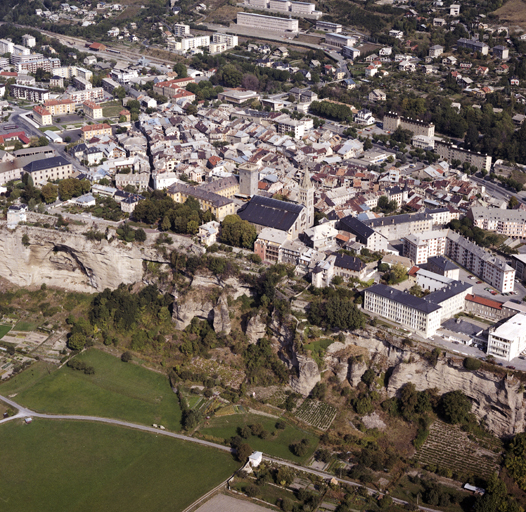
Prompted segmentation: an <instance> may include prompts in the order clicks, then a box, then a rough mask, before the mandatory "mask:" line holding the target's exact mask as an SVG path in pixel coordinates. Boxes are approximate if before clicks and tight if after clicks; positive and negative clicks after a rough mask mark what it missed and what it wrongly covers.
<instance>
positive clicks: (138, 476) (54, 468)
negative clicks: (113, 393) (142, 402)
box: [0, 419, 239, 512]
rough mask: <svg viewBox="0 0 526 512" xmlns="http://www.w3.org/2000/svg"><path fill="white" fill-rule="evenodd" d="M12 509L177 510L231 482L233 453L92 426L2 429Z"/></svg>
mask: <svg viewBox="0 0 526 512" xmlns="http://www.w3.org/2000/svg"><path fill="white" fill-rule="evenodd" d="M0 453H2V467H3V468H4V470H3V471H2V478H0V501H1V509H2V510H5V511H6V512H30V511H37V510H38V511H39V512H48V511H49V512H56V511H65V510H67V511H69V512H92V511H94V510H104V511H105V512H135V511H137V512H149V511H152V512H153V511H155V512H163V511H166V512H168V511H169V512H177V511H181V510H183V509H184V508H186V507H187V506H188V505H190V504H191V503H193V502H194V501H195V500H196V499H197V498H198V497H200V496H202V495H203V494H205V493H206V492H207V491H209V490H210V489H212V488H213V487H215V486H216V485H218V484H219V483H220V482H222V481H223V480H225V479H226V478H228V477H229V476H230V475H231V474H232V473H233V472H234V471H235V470H236V469H237V468H238V467H239V464H238V463H236V462H235V461H234V460H233V458H232V456H231V455H230V454H228V453H224V452H220V451H219V450H215V449H213V448H206V447H202V446H198V445H196V444H193V443H188V442H184V441H179V440H177V439H171V438H167V437H164V436H160V435H154V434H148V433H145V432H139V431H136V430H132V429H125V428H120V427H114V426H111V425H102V424H97V423H89V422H74V421H54V420H43V419H35V420H34V421H33V423H32V424H31V425H24V424H22V422H21V421H18V420H14V421H12V422H9V423H6V424H4V425H0Z"/></svg>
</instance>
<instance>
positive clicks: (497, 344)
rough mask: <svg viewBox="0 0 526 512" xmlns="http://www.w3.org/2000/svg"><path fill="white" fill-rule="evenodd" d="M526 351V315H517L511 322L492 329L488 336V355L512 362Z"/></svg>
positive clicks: (508, 321)
mask: <svg viewBox="0 0 526 512" xmlns="http://www.w3.org/2000/svg"><path fill="white" fill-rule="evenodd" d="M524 350H526V315H525V314H523V313H517V314H516V315H514V316H512V317H511V318H510V319H509V320H507V321H506V322H504V323H503V324H501V325H499V326H498V327H491V328H490V330H489V336H488V350H487V354H488V355H490V356H493V357H498V358H499V359H504V360H506V361H511V360H512V359H515V358H516V357H519V356H520V355H521V353H522V352H523V351H524Z"/></svg>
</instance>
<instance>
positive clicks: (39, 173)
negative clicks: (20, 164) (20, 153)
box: [24, 156, 73, 184]
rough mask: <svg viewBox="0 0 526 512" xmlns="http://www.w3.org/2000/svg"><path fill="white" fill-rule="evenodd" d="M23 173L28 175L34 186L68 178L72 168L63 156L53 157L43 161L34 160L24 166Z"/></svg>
mask: <svg viewBox="0 0 526 512" xmlns="http://www.w3.org/2000/svg"><path fill="white" fill-rule="evenodd" d="M24 173H29V174H30V175H31V178H33V182H34V183H35V184H36V183H39V182H41V181H55V180H63V179H65V178H69V177H70V176H71V175H72V174H73V166H72V165H71V163H69V162H68V161H67V160H66V159H65V158H64V157H63V156H54V157H51V158H45V159H44V160H34V161H33V162H31V163H29V164H27V165H26V166H24Z"/></svg>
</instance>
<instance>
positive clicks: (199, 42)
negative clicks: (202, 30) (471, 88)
mask: <svg viewBox="0 0 526 512" xmlns="http://www.w3.org/2000/svg"><path fill="white" fill-rule="evenodd" d="M206 46H210V36H196V37H185V38H184V39H181V40H180V41H175V42H171V43H169V44H168V47H169V48H170V49H173V50H181V51H183V52H186V51H188V50H193V49H194V48H201V47H206Z"/></svg>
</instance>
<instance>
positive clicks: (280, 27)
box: [237, 12, 299, 33]
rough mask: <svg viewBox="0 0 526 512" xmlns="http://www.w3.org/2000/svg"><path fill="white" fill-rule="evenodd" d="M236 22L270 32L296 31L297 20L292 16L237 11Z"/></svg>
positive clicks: (297, 29) (242, 25)
mask: <svg viewBox="0 0 526 512" xmlns="http://www.w3.org/2000/svg"><path fill="white" fill-rule="evenodd" d="M237 24H238V26H240V27H248V28H255V29H257V30H261V31H266V30H269V31H271V32H294V33H296V32H298V31H299V25H298V20H296V19H292V18H277V17H276V16H265V15H264V14H253V13H249V12H238V13H237Z"/></svg>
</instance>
